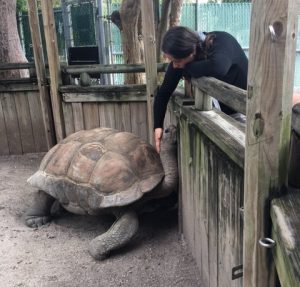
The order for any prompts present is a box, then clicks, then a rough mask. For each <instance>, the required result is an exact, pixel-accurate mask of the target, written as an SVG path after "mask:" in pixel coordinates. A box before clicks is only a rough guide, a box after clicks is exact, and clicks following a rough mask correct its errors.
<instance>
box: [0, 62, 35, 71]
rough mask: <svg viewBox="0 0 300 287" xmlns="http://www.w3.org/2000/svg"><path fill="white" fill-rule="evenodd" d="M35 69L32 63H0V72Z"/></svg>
mask: <svg viewBox="0 0 300 287" xmlns="http://www.w3.org/2000/svg"><path fill="white" fill-rule="evenodd" d="M30 68H35V65H34V63H33V62H29V63H0V71H1V70H19V69H30Z"/></svg>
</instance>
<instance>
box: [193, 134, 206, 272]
mask: <svg viewBox="0 0 300 287" xmlns="http://www.w3.org/2000/svg"><path fill="white" fill-rule="evenodd" d="M194 141H195V144H194V147H193V149H194V152H193V154H194V156H193V170H194V176H193V177H194V179H193V180H192V178H191V180H192V183H193V185H194V186H193V190H194V215H193V216H194V218H195V219H194V238H195V250H194V253H195V258H196V262H201V253H202V248H201V243H202V233H201V221H202V218H201V187H200V183H201V176H200V171H201V156H203V155H202V154H201V152H202V150H201V145H200V143H201V137H200V133H199V131H198V130H197V131H196V130H195V137H194ZM199 268H200V269H202V266H199Z"/></svg>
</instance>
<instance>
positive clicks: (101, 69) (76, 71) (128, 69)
mask: <svg viewBox="0 0 300 287" xmlns="http://www.w3.org/2000/svg"><path fill="white" fill-rule="evenodd" d="M167 66H168V64H167V63H159V64H157V71H158V72H164V71H166V68H167ZM62 71H63V72H64V73H67V74H69V75H80V74H81V73H84V72H85V73H88V74H90V75H93V74H100V73H103V74H113V73H137V72H145V65H143V64H130V65H128V64H118V65H74V66H62Z"/></svg>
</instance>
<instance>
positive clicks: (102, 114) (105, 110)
mask: <svg viewBox="0 0 300 287" xmlns="http://www.w3.org/2000/svg"><path fill="white" fill-rule="evenodd" d="M99 119H100V126H101V127H106V128H113V129H115V128H116V118H115V104H114V103H102V104H101V105H99Z"/></svg>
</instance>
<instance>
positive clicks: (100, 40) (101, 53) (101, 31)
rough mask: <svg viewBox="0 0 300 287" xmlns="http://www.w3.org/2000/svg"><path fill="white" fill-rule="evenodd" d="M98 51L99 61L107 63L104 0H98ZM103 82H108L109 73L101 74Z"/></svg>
mask: <svg viewBox="0 0 300 287" xmlns="http://www.w3.org/2000/svg"><path fill="white" fill-rule="evenodd" d="M97 20H98V52H99V63H100V64H107V60H106V54H105V36H104V25H103V18H102V0H98V15H97ZM100 79H101V84H107V83H108V77H107V75H103V74H102V75H100Z"/></svg>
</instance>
